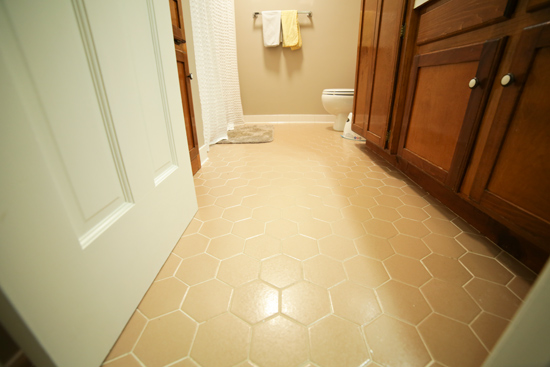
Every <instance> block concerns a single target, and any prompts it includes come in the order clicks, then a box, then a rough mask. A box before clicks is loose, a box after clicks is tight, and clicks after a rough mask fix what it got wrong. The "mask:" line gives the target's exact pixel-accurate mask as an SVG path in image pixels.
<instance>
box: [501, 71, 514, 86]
mask: <svg viewBox="0 0 550 367" xmlns="http://www.w3.org/2000/svg"><path fill="white" fill-rule="evenodd" d="M514 80H515V78H514V74H512V73H508V74H506V75H504V76H503V77H502V79H500V84H501V85H502V86H503V87H507V86H509V85H510V84H512V83H513V82H514Z"/></svg>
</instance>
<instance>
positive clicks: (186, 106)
mask: <svg viewBox="0 0 550 367" xmlns="http://www.w3.org/2000/svg"><path fill="white" fill-rule="evenodd" d="M169 1H170V14H171V18H172V31H173V32H172V33H173V35H174V49H175V51H176V61H177V67H178V79H179V85H180V93H181V104H182V108H183V117H184V119H185V131H186V133H187V145H188V148H189V157H190V159H191V169H192V171H193V174H195V173H197V172H198V171H199V169H200V168H201V159H200V154H199V141H198V139H197V129H196V125H195V112H194V110H193V97H192V95H191V83H190V73H189V62H188V59H187V44H186V41H185V28H184V26H183V14H182V12H181V10H182V7H181V0H169Z"/></svg>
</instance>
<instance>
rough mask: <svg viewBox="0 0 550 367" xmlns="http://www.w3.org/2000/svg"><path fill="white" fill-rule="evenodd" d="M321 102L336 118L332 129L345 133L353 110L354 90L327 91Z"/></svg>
mask: <svg viewBox="0 0 550 367" xmlns="http://www.w3.org/2000/svg"><path fill="white" fill-rule="evenodd" d="M321 100H322V101H323V107H324V108H325V110H326V111H327V112H328V113H330V114H331V115H335V116H336V120H335V121H334V125H333V127H332V128H333V129H334V130H336V131H343V130H344V125H345V124H346V120H347V118H348V115H349V113H350V112H352V110H353V89H325V90H323V95H322V97H321Z"/></svg>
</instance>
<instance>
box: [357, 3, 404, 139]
mask: <svg viewBox="0 0 550 367" xmlns="http://www.w3.org/2000/svg"><path fill="white" fill-rule="evenodd" d="M404 5H405V4H404V2H403V1H384V2H383V4H382V9H381V11H382V14H381V17H380V27H379V32H378V44H377V49H376V60H375V67H374V75H373V78H374V80H373V90H372V102H371V109H370V116H369V119H368V124H367V126H366V127H365V128H366V131H365V134H364V136H365V138H367V139H368V140H370V141H372V142H374V143H376V144H377V145H379V146H381V147H384V144H385V142H386V141H385V140H386V134H387V131H388V124H389V121H390V116H391V108H392V101H393V94H394V91H395V83H396V77H397V64H398V58H399V47H400V43H401V39H400V37H399V32H400V29H401V19H402V17H403V11H404Z"/></svg>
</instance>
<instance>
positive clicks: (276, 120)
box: [244, 115, 336, 124]
mask: <svg viewBox="0 0 550 367" xmlns="http://www.w3.org/2000/svg"><path fill="white" fill-rule="evenodd" d="M335 119H336V116H333V115H244V122H246V123H261V122H268V123H271V124H280V123H283V124H286V123H301V124H303V123H331V122H334V120H335Z"/></svg>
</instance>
